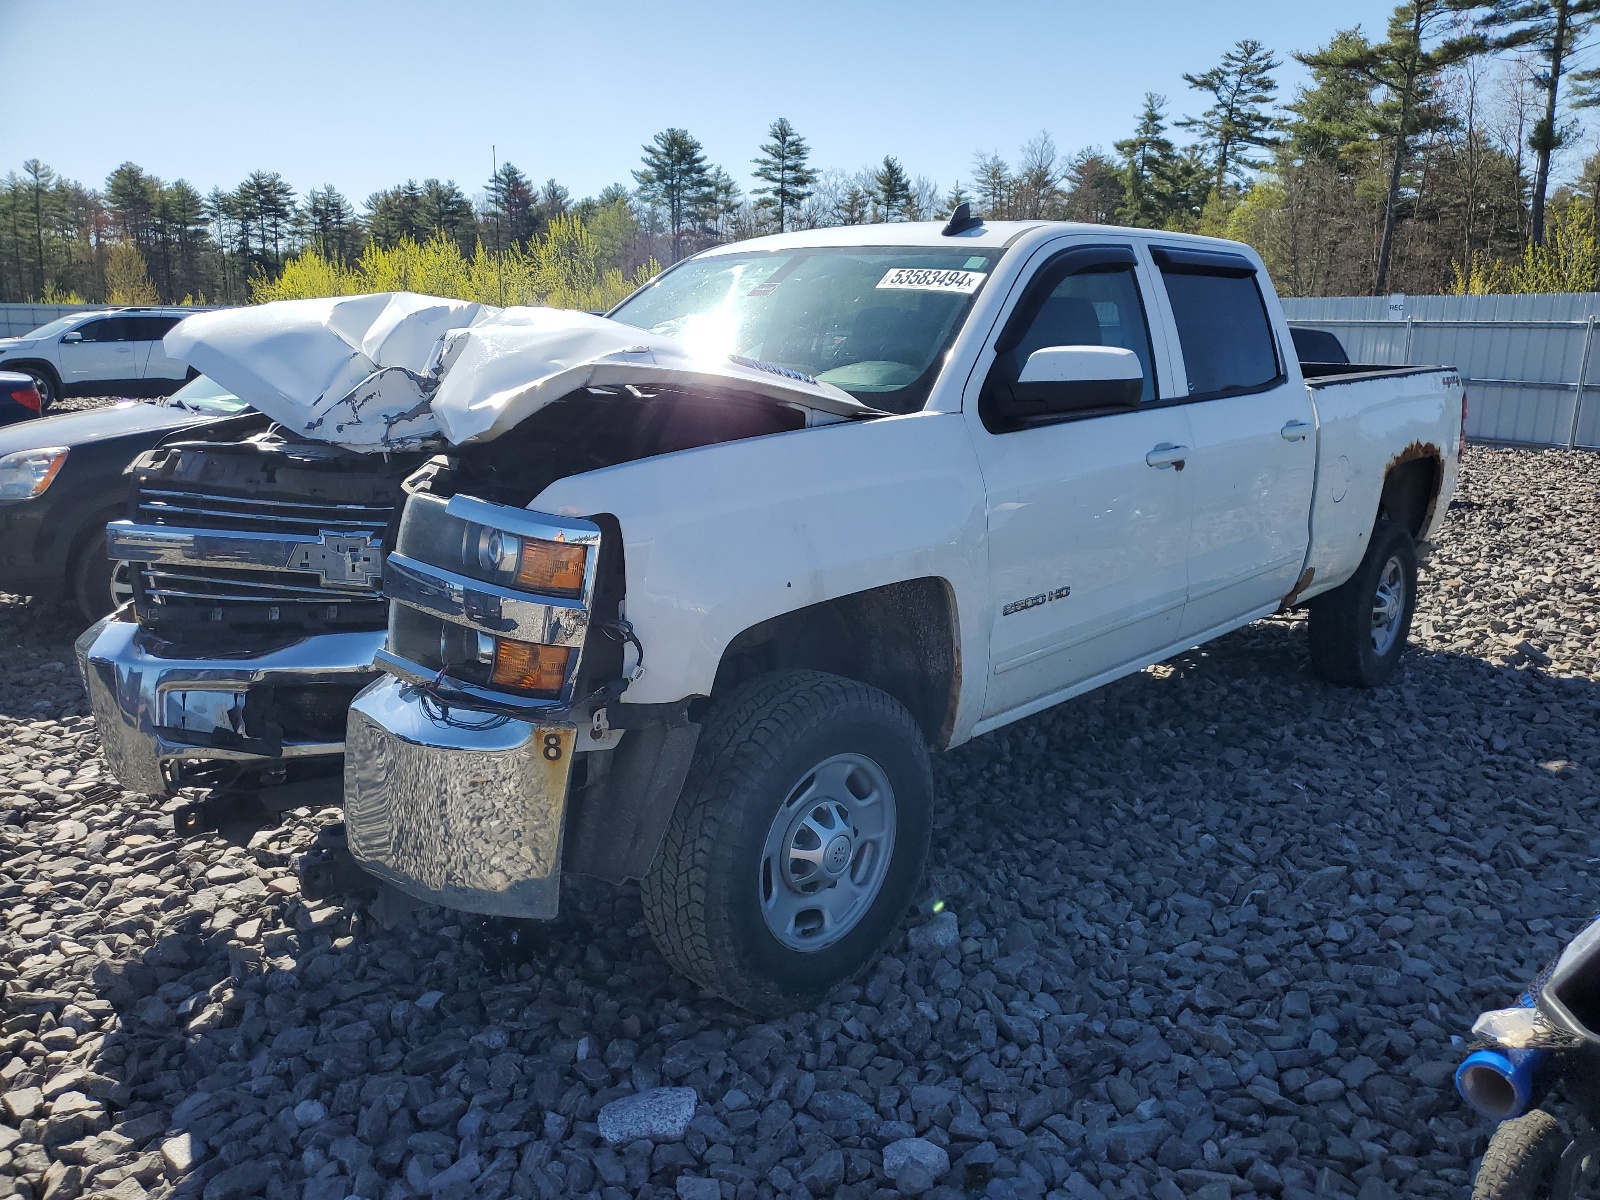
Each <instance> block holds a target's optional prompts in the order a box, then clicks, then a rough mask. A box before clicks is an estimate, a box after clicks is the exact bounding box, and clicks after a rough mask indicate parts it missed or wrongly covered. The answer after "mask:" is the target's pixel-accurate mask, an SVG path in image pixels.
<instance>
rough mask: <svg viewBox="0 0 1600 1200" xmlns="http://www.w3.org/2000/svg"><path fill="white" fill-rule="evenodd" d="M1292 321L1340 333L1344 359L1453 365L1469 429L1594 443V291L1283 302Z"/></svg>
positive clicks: (1598, 298)
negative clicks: (1457, 370) (1458, 372)
mask: <svg viewBox="0 0 1600 1200" xmlns="http://www.w3.org/2000/svg"><path fill="white" fill-rule="evenodd" d="M1283 305H1284V310H1285V312H1286V313H1287V315H1288V318H1289V323H1290V324H1291V325H1303V326H1306V327H1308V328H1312V329H1326V330H1327V331H1328V332H1330V333H1333V334H1335V335H1337V336H1338V338H1339V340H1340V341H1342V342H1343V343H1344V345H1345V349H1346V350H1348V351H1349V353H1350V361H1351V362H1362V363H1388V364H1394V365H1396V366H1401V365H1406V366H1417V365H1426V364H1433V363H1439V364H1446V365H1449V366H1453V367H1458V368H1460V370H1461V375H1462V378H1463V380H1464V381H1465V383H1466V386H1467V401H1468V404H1467V435H1468V436H1469V437H1473V438H1477V439H1480V440H1483V441H1494V442H1512V443H1517V444H1521V445H1529V446H1569V447H1574V446H1583V447H1589V448H1597V449H1600V346H1596V345H1595V340H1596V339H1595V322H1596V319H1597V318H1600V294H1593V293H1563V294H1559V295H1548V296H1328V297H1319V298H1311V299H1302V300H1285V301H1284V302H1283Z"/></svg>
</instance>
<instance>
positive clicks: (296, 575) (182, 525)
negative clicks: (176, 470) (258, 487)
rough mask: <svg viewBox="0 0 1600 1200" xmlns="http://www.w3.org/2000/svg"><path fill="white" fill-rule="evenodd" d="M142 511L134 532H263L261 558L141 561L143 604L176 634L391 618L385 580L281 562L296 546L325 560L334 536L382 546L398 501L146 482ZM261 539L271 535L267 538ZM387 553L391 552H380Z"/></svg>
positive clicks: (139, 607)
mask: <svg viewBox="0 0 1600 1200" xmlns="http://www.w3.org/2000/svg"><path fill="white" fill-rule="evenodd" d="M135 512H136V514H137V515H136V517H135V518H134V522H133V524H132V525H131V526H130V527H129V530H128V532H129V533H130V534H132V535H137V534H138V532H139V530H141V529H148V530H151V531H152V532H153V531H155V530H158V529H160V530H171V531H173V533H174V534H175V535H180V536H181V531H193V532H194V533H195V534H197V535H198V534H202V533H207V532H214V534H215V536H217V537H218V538H223V539H226V538H228V536H229V535H248V536H250V537H254V538H257V539H258V543H257V544H258V546H259V548H260V559H259V560H258V561H257V562H254V563H250V564H247V565H242V566H234V565H231V564H230V563H229V561H228V560H227V558H226V557H224V556H222V555H220V554H219V555H218V561H217V562H215V563H213V562H208V561H204V559H203V557H202V556H200V555H194V554H168V553H152V554H151V555H150V556H149V560H146V561H139V555H138V554H137V553H133V554H129V555H128V557H129V558H131V559H133V560H134V561H133V567H134V572H135V574H134V609H135V612H136V613H137V614H138V616H139V619H140V621H141V623H143V624H144V625H145V626H146V627H147V628H151V629H157V628H159V629H161V630H163V631H165V632H166V634H167V636H172V637H183V636H189V635H191V634H192V635H195V636H203V635H204V634H205V631H206V630H208V629H209V630H219V629H236V628H257V629H263V630H271V629H282V630H285V631H289V630H299V631H305V632H313V631H317V630H328V631H333V630H339V629H355V628H371V627H373V626H377V625H381V624H382V623H383V622H384V620H385V617H386V614H387V608H386V606H385V603H384V600H383V595H382V580H381V578H380V577H379V576H378V575H376V574H373V575H372V577H371V578H370V579H369V580H366V581H363V580H362V579H360V578H359V577H358V578H356V579H353V580H352V579H344V580H331V579H330V578H328V577H327V576H325V575H324V574H323V573H321V572H320V571H319V570H317V569H304V570H292V569H278V568H275V567H274V566H273V564H272V560H273V558H276V559H277V562H278V563H279V564H280V566H281V565H286V564H288V563H290V562H292V561H294V556H295V555H296V553H301V554H306V553H307V551H309V552H310V553H309V555H308V557H309V558H310V559H311V560H312V561H322V552H321V550H320V549H319V548H320V547H323V546H325V545H327V544H328V539H335V540H338V539H343V540H344V541H345V542H347V543H351V542H356V543H359V542H360V541H362V540H364V539H369V538H370V539H371V544H372V545H373V547H374V549H375V550H376V547H377V546H378V545H379V544H380V543H382V542H383V541H385V540H386V538H387V534H388V531H389V528H390V525H391V523H392V522H393V520H394V516H395V508H394V506H392V505H386V504H382V503H375V504H354V503H352V504H341V503H335V502H332V501H321V500H316V499H309V500H307V499H286V498H283V497H281V496H259V495H256V496H237V495H225V494H219V493H216V492H209V491H200V490H196V489H193V488H186V489H179V488H174V487H170V486H167V487H162V486H159V485H153V484H152V483H144V484H143V485H142V486H140V488H139V491H138V496H137V500H136V503H135ZM259 539H265V541H260V540H259ZM376 554H377V560H378V561H379V562H381V561H382V552H381V551H376Z"/></svg>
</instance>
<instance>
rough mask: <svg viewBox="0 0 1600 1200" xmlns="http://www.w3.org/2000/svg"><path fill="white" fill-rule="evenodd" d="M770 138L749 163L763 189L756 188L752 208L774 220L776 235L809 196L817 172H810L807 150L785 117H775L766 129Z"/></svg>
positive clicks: (787, 226) (803, 139)
mask: <svg viewBox="0 0 1600 1200" xmlns="http://www.w3.org/2000/svg"><path fill="white" fill-rule="evenodd" d="M767 137H768V138H769V139H771V140H770V141H767V142H766V143H764V144H763V145H762V147H761V154H760V156H759V157H757V158H754V159H752V160H751V162H752V163H753V164H754V166H755V168H756V170H755V174H756V178H757V179H760V180H762V181H763V182H764V183H765V184H766V185H767V186H766V187H762V188H757V189H756V190H755V195H756V196H758V197H759V199H757V200H756V209H757V211H759V212H763V213H766V214H769V215H770V216H771V217H772V218H774V219H775V221H776V223H777V226H778V232H779V233H784V232H786V231H787V230H788V229H789V227H790V223H791V221H792V219H793V216H794V214H795V213H796V212H797V211H799V209H800V206H801V205H802V204H804V203H805V202H806V201H807V200H808V199H809V198H810V196H811V188H812V185H813V184H815V183H816V181H817V173H816V172H815V171H814V170H812V169H811V147H810V146H808V145H806V140H805V138H803V137H801V136H800V135H799V134H798V133H796V132H795V128H794V126H793V125H791V124H789V120H788V118H787V117H779V118H778V119H777V120H776V121H774V122H773V123H772V126H771V128H769V129H768V130H767Z"/></svg>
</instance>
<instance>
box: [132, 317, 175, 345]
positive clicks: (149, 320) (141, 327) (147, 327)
mask: <svg viewBox="0 0 1600 1200" xmlns="http://www.w3.org/2000/svg"><path fill="white" fill-rule="evenodd" d="M123 319H124V320H125V321H126V322H127V323H128V324H129V325H130V326H132V327H133V332H132V334H131V335H130V336H131V337H132V340H133V341H136V342H159V341H160V340H161V339H162V338H164V337H166V336H167V330H169V329H171V328H172V327H173V326H174V325H176V324H177V323H178V321H179V318H177V317H124V318H123Z"/></svg>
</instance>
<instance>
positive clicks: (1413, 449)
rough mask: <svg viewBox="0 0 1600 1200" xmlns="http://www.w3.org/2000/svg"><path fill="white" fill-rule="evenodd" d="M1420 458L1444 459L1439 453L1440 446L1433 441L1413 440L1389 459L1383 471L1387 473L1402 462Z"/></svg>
mask: <svg viewBox="0 0 1600 1200" xmlns="http://www.w3.org/2000/svg"><path fill="white" fill-rule="evenodd" d="M1419 458H1432V459H1439V460H1441V461H1442V459H1443V456H1442V455H1441V454H1440V453H1439V447H1437V446H1435V445H1434V444H1433V443H1432V442H1412V443H1411V444H1410V445H1409V446H1407V447H1406V448H1405V449H1404V450H1402V451H1400V453H1399V454H1396V455H1395V456H1394V457H1393V458H1391V459H1390V460H1389V462H1388V465H1387V466H1385V467H1384V468H1383V473H1384V474H1385V475H1387V474H1388V473H1389V472H1390V471H1392V470H1394V469H1395V468H1396V467H1398V466H1399V465H1400V464H1401V463H1408V462H1414V461H1415V460H1417V459H1419Z"/></svg>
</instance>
